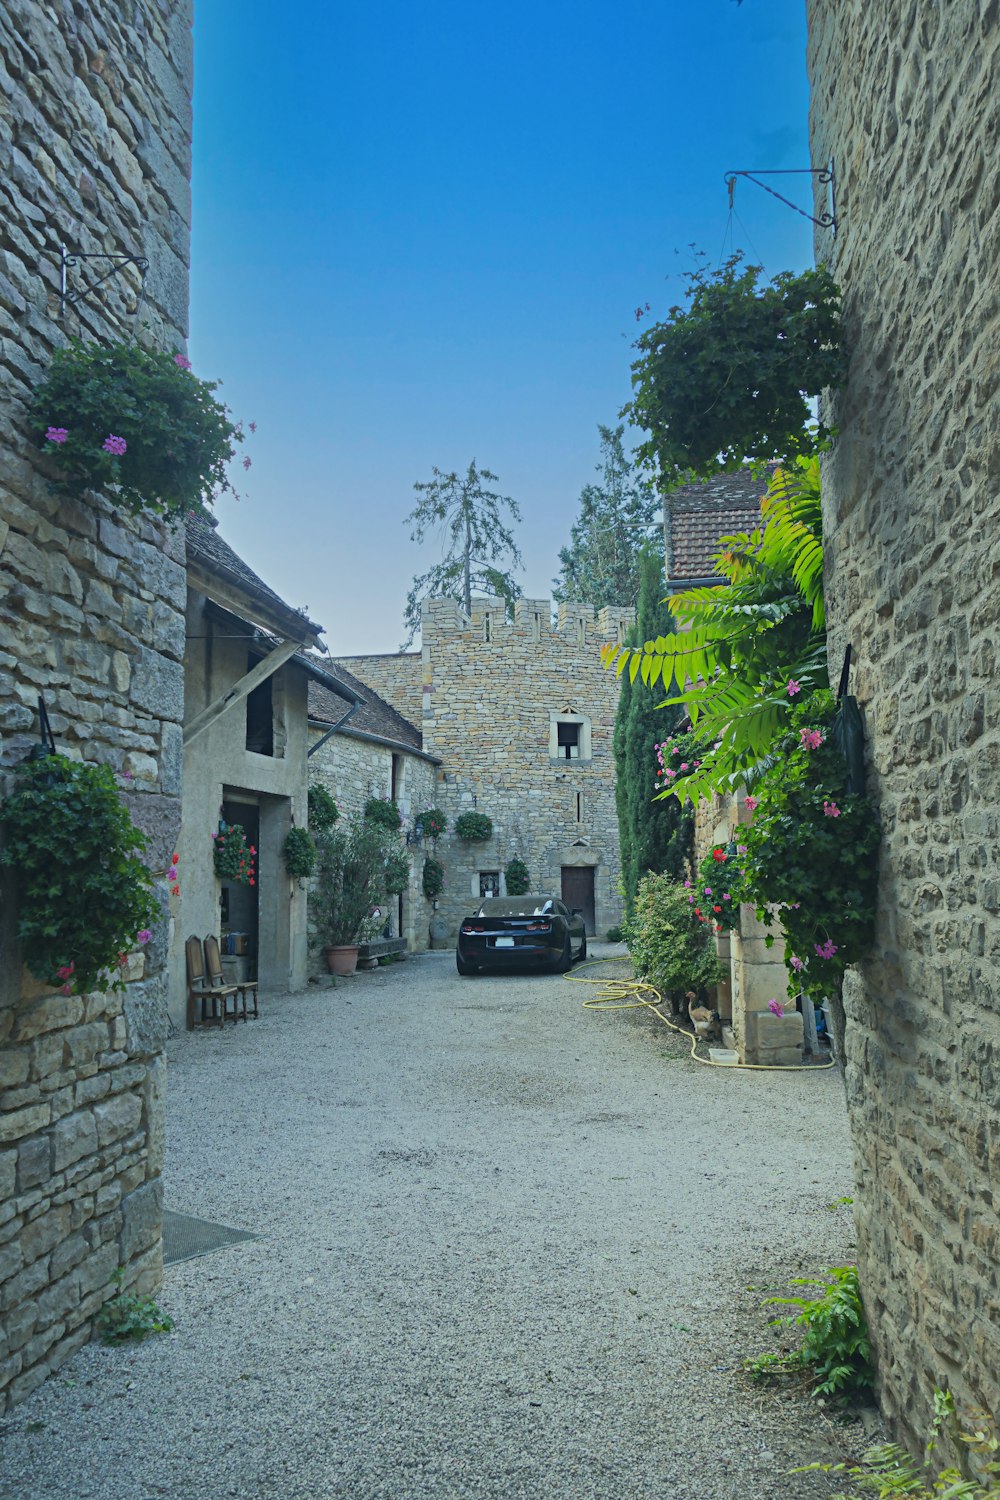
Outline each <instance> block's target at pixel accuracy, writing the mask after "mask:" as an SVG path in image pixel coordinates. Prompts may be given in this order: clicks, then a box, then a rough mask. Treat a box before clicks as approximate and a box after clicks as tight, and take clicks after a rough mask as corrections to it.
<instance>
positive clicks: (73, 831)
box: [2, 755, 160, 994]
mask: <svg viewBox="0 0 1000 1500" xmlns="http://www.w3.org/2000/svg"><path fill="white" fill-rule="evenodd" d="M16 776H17V787H16V790H15V791H14V793H13V794H12V795H11V796H10V797H8V798H7V800H6V801H5V802H4V804H3V809H2V817H3V822H4V824H5V827H6V848H5V850H4V852H3V856H2V858H3V862H4V863H5V864H8V865H10V866H11V867H12V868H13V869H14V871H15V873H16V876H17V888H18V927H17V931H18V937H19V939H20V942H21V947H22V952H23V954H24V961H25V963H26V964H27V965H28V968H29V969H30V970H31V972H32V973H33V974H34V975H35V977H36V978H37V979H40V980H42V981H43V982H44V983H46V984H50V985H61V986H62V988H63V989H64V990H65V991H66V992H67V993H70V992H75V993H77V994H85V993H86V992H87V991H88V990H92V989H94V988H95V987H96V986H97V984H98V982H99V981H100V983H101V985H102V986H104V987H108V988H112V989H113V988H119V987H120V984H119V982H118V981H117V980H116V979H115V977H114V974H115V972H116V969H117V966H118V965H119V964H120V963H121V961H122V960H123V959H124V957H125V955H126V954H127V953H128V952H129V951H131V950H132V949H134V948H135V947H136V944H137V943H139V942H141V941H146V940H148V937H149V935H150V929H151V928H152V927H153V925H154V924H155V923H156V922H157V921H158V920H159V917H160V909H159V906H158V904H157V902H156V898H155V896H154V894H153V890H152V886H153V877H152V875H151V874H150V872H149V870H148V869H147V868H146V866H145V865H144V864H143V863H142V861H141V860H140V859H139V858H138V855H137V853H136V852H135V851H139V852H142V851H143V850H144V849H145V848H146V839H145V836H144V835H143V834H142V833H140V831H139V829H138V828H136V827H135V825H134V824H133V822H132V820H131V818H130V817H129V815H128V812H127V811H126V809H125V807H124V806H123V804H122V800H121V796H120V794H119V791H118V787H117V785H116V783H115V778H114V774H113V772H112V771H111V769H110V768H109V767H108V766H93V765H82V764H81V763H79V762H78V761H73V760H70V759H68V757H66V756H64V755H48V756H43V757H41V758H40V759H37V760H31V761H26V762H24V763H23V764H22V765H20V766H18V768H17V771H16ZM106 971H110V973H109V972H106Z"/></svg>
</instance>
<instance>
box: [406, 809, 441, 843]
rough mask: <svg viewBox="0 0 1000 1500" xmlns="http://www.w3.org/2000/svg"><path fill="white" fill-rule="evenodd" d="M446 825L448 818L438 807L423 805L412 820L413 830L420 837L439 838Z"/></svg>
mask: <svg viewBox="0 0 1000 1500" xmlns="http://www.w3.org/2000/svg"><path fill="white" fill-rule="evenodd" d="M447 827H448V819H447V818H446V817H445V815H444V813H443V812H442V811H441V809H440V808H439V807H425V808H424V810H423V812H420V813H417V816H416V817H415V818H414V820H413V830H414V832H415V833H416V834H418V835H419V836H420V837H421V838H425V839H439V838H440V837H441V835H442V833H444V831H445V829H446V828H447Z"/></svg>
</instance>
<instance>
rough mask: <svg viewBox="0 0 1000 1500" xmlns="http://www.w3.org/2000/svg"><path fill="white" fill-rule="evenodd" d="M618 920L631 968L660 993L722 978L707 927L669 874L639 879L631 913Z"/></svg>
mask: <svg viewBox="0 0 1000 1500" xmlns="http://www.w3.org/2000/svg"><path fill="white" fill-rule="evenodd" d="M622 925H623V930H624V932H625V941H626V942H627V943H628V946H629V952H630V954H631V956H632V966H633V968H634V969H635V972H636V974H639V975H644V976H645V977H646V979H648V981H649V983H650V984H651V985H653V987H654V988H655V989H657V990H659V991H660V993H661V994H663V995H673V996H679V995H682V994H686V993H687V992H688V991H689V990H696V991H697V990H700V989H705V988H706V987H707V986H708V985H712V984H718V983H719V981H720V980H721V979H722V977H723V974H722V965H721V964H720V962H719V959H718V957H717V955H716V952H715V946H714V943H712V941H711V938H710V935H709V932H708V929H707V928H704V927H700V926H699V925H698V922H697V920H696V919H695V917H694V915H693V907H692V905H691V903H690V902H689V899H688V895H687V892H686V891H685V889H684V887H683V886H682V885H678V884H677V882H676V881H674V880H671V879H670V877H669V875H646V876H644V877H643V879H642V880H640V882H639V888H638V890H637V892H636V898H635V906H634V907H633V910H632V915H631V916H630V917H628V918H627V919H626V921H625V922H624V923H623V924H622Z"/></svg>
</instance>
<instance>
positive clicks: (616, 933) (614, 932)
mask: <svg viewBox="0 0 1000 1500" xmlns="http://www.w3.org/2000/svg"><path fill="white" fill-rule="evenodd" d="M607 941H608V942H609V943H624V941H625V929H624V927H622V926H617V927H609V928H608V936H607Z"/></svg>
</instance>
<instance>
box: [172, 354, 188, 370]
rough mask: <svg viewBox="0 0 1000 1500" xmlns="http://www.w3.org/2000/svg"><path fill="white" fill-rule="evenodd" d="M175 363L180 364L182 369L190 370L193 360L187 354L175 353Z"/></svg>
mask: <svg viewBox="0 0 1000 1500" xmlns="http://www.w3.org/2000/svg"><path fill="white" fill-rule="evenodd" d="M174 364H175V365H179V366H180V368H181V369H182V370H190V368H191V361H190V360H189V359H188V357H187V355H186V354H175V355H174Z"/></svg>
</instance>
